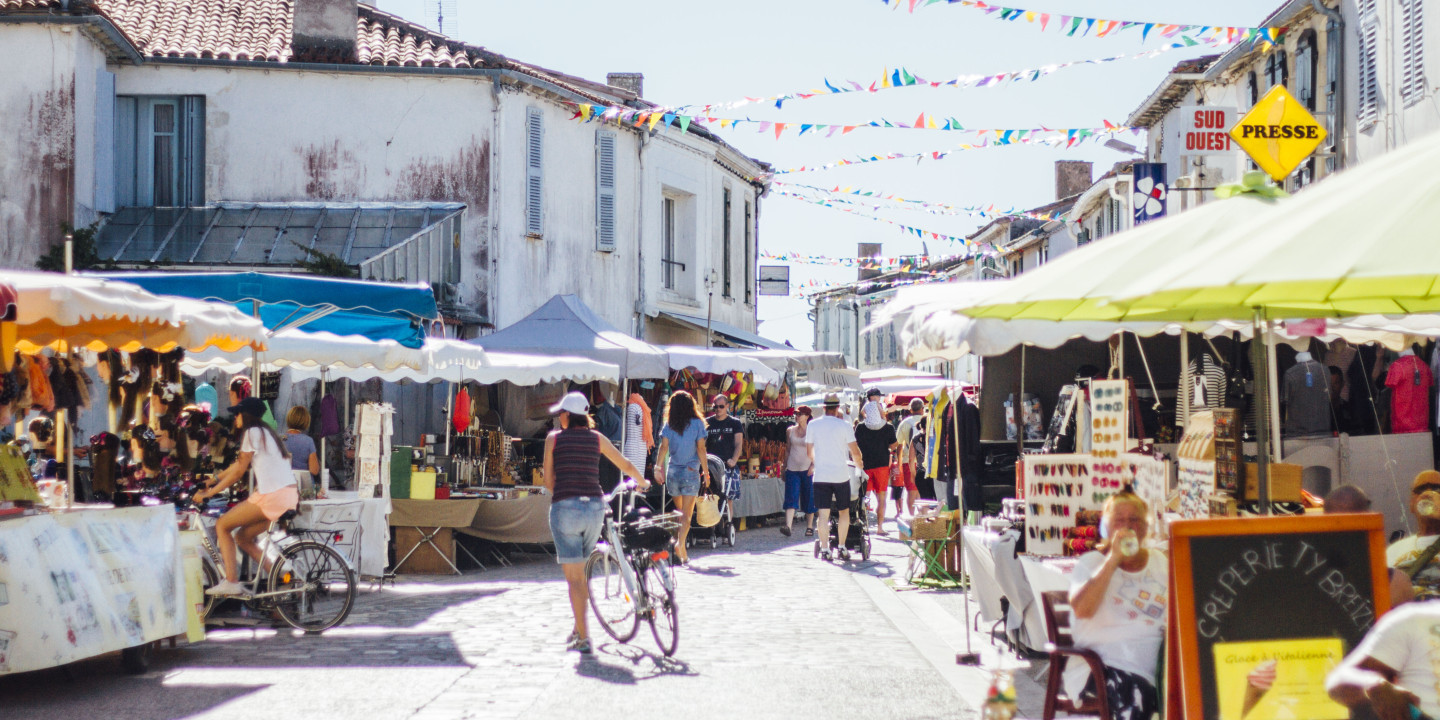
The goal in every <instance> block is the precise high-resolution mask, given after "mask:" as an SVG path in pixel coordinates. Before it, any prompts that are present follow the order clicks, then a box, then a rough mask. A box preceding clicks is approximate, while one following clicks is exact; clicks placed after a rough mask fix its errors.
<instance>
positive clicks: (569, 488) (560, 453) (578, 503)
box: [544, 392, 650, 654]
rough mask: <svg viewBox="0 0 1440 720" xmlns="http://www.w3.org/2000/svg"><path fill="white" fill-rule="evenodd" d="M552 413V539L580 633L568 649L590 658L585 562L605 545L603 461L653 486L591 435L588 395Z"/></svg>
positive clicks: (548, 466)
mask: <svg viewBox="0 0 1440 720" xmlns="http://www.w3.org/2000/svg"><path fill="white" fill-rule="evenodd" d="M550 412H551V413H554V414H556V415H557V416H558V417H557V418H556V424H558V425H559V426H560V429H558V430H554V431H552V432H551V433H550V434H549V435H548V436H546V438H545V468H544V481H545V490H546V491H547V492H549V493H550V495H551V500H550V534H551V535H553V536H554V538H555V559H556V561H557V562H559V563H560V569H561V571H562V572H564V573H565V584H566V585H568V586H569V589H570V610H571V611H572V612H573V613H574V615H575V629H574V631H573V632H571V633H570V638H569V640H568V641H567V643H566V649H567V650H577V651H579V652H580V653H582V654H589V653H590V652H592V650H591V647H590V629H589V627H588V625H587V624H586V622H585V613H586V607H587V605H588V604H589V602H590V590H589V588H588V587H587V586H586V584H585V561H586V560H587V559H589V557H590V552H591V551H592V550H594V549H595V543H596V542H597V541H599V539H600V530H601V526H602V525H603V524H604V522H605V511H606V510H607V506H606V504H605V491H604V490H603V489H602V488H601V487H600V456H601V455H604V456H605V458H606V459H607V460H609V461H610V462H612V463H615V466H616V467H618V468H620V472H621V473H623V474H624V475H625V476H627V477H632V478H635V479H636V480H637V481H638V482H639V483H640V488H641V489H642V490H643V489H645V488H648V487H649V486H650V483H648V482H646V481H645V478H644V473H642V472H641V471H640V470H638V469H637V468H636V467H635V465H634V463H632V462H630V461H629V460H627V459H625V456H624V455H622V454H621V453H620V451H619V450H617V449H616V448H615V446H614V445H613V444H611V442H610V441H609V440H607V439H605V436H603V435H601V434H600V433H598V432H596V431H594V430H591V429H590V415H589V412H590V402H589V401H588V400H586V399H585V395H584V393H578V392H572V393H570V394H568V395H566V396H565V397H563V398H561V399H560V403H559V404H558V405H556V406H554V407H552V408H550Z"/></svg>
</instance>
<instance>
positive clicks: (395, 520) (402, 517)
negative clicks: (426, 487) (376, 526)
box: [390, 498, 482, 575]
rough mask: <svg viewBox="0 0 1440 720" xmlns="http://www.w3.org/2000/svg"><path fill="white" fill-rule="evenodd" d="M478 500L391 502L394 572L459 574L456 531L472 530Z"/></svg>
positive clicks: (479, 501)
mask: <svg viewBox="0 0 1440 720" xmlns="http://www.w3.org/2000/svg"><path fill="white" fill-rule="evenodd" d="M481 502H482V501H481V500H480V499H478V498H464V499H449V500H409V499H403V500H402V499H400V498H396V499H395V500H392V501H391V504H392V506H393V509H392V510H391V512H390V526H391V527H393V528H395V572H397V573H426V574H433V573H452V574H455V575H459V574H460V568H459V567H458V566H457V565H456V564H455V534H454V531H455V529H456V528H467V527H470V523H472V522H475V513H476V512H477V511H478V510H479V509H480V503H481Z"/></svg>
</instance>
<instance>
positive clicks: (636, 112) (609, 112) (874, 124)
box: [567, 102, 1131, 141]
mask: <svg viewBox="0 0 1440 720" xmlns="http://www.w3.org/2000/svg"><path fill="white" fill-rule="evenodd" d="M567 104H569V105H571V106H573V107H574V108H575V114H574V115H572V116H570V119H572V120H579V121H580V122H587V123H588V122H601V123H615V124H618V125H630V126H632V127H646V128H648V129H650V130H654V129H655V128H656V127H658V126H660V125H664V126H665V127H667V128H670V127H676V126H678V127H679V128H680V132H682V133H686V132H689V131H690V127H691V126H692V125H694V124H695V123H697V122H698V123H702V124H704V125H708V126H710V127H711V128H712V129H713V128H714V127H717V126H718V127H719V128H720V129H722V130H725V129H735V130H738V129H740V126H741V125H743V124H746V123H749V124H753V125H755V126H756V131H757V132H760V133H769V132H773V133H775V137H776V138H777V139H778V138H780V136H781V135H783V134H784V133H785V131H786V130H790V131H794V132H796V137H799V136H801V135H804V134H805V133H808V132H812V131H813V132H814V133H815V134H816V135H819V134H820V133H822V132H823V133H825V137H827V138H828V137H834V136H835V134H836V133H840V134H841V135H848V134H849V133H851V132H854V131H855V130H859V129H861V128H885V129H900V130H949V131H952V132H969V133H975V136H976V137H977V138H984V137H989V136H990V135H994V136H995V138H996V140H1012V139H1013V140H1016V141H1019V140H1022V139H1024V138H1025V137H1026V136H1027V135H1036V134H1044V133H1049V134H1056V133H1066V134H1068V135H1069V136H1071V137H1074V136H1075V135H1077V134H1080V135H1082V137H1085V136H1089V135H1096V134H1100V133H1115V132H1123V131H1125V130H1130V129H1131V128H1127V127H1124V126H1121V125H1117V124H1115V123H1112V122H1110V121H1109V120H1102V121H1101V122H1103V123H1104V125H1103V126H1101V127H1092V128H1048V127H1045V126H1043V125H1042V126H1040V127H1037V128H999V129H996V128H985V129H975V128H966V127H964V126H963V125H961V124H960V121H959V120H956V119H955V118H942V117H936V116H935V115H934V114H932V113H923V112H922V113H920V115H919V116H918V117H916V118H915V120H914V121H912V122H904V121H893V122H892V121H890V120H887V119H884V118H882V119H880V120H871V121H868V122H861V123H856V124H852V125H845V124H839V123H802V122H776V121H771V120H754V119H751V118H748V117H747V118H717V117H713V116H709V115H684V114H677V113H672V112H659V111H654V110H648V109H637V108H632V107H626V106H623V105H621V106H606V105H595V104H591V103H574V102H571V103H567Z"/></svg>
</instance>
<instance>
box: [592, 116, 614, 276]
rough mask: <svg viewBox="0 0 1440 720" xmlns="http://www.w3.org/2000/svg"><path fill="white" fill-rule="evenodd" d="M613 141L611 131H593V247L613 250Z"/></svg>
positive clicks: (607, 250) (608, 250)
mask: <svg viewBox="0 0 1440 720" xmlns="http://www.w3.org/2000/svg"><path fill="white" fill-rule="evenodd" d="M615 142H616V136H615V133H613V132H606V131H603V130H602V131H600V132H597V133H595V249H596V250H599V251H601V252H614V250H615Z"/></svg>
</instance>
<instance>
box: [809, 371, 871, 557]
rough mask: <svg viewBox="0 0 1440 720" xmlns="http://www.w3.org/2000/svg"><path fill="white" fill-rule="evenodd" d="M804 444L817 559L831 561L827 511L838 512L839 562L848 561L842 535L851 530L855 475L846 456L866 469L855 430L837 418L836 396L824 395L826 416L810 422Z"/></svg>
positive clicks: (838, 414) (838, 415)
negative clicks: (810, 473) (811, 486)
mask: <svg viewBox="0 0 1440 720" xmlns="http://www.w3.org/2000/svg"><path fill="white" fill-rule="evenodd" d="M805 444H806V445H808V446H809V451H810V466H811V467H812V468H814V472H815V508H816V510H817V511H818V515H819V522H818V523H817V524H816V527H818V528H819V533H820V534H819V538H820V557H821V559H823V560H825V561H827V562H828V561H829V560H830V531H829V528H830V508H831V507H832V506H833V507H834V508H835V511H836V512H838V513H839V520H838V522H837V528H836V535H837V537H836V542H837V543H838V545H839V548H838V549H839V555H840V559H841V560H845V561H848V560H849V559H850V551H849V550H846V549H845V536H846V534H847V533H848V531H849V530H850V502H851V498H850V477H851V475H852V474H853V473H854V472H855V471H854V469H852V468H851V467H850V466H848V465H846V464H845V460H846V454H847V452H848V454H849V459H851V460H854V461H855V467H856V468H860V467H864V466H865V461H864V460H863V459H862V458H861V456H860V446H859V445H857V444H856V443H855V429H854V428H853V427H851V426H850V423H848V422H846V421H845V420H843V419H841V417H840V397H839V396H838V395H836V394H835V393H830V394H829V395H826V396H825V415H824V416H823V417H821V418H820V419H818V420H812V421H811V422H810V426H809V427H808V428H806V430H805Z"/></svg>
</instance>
